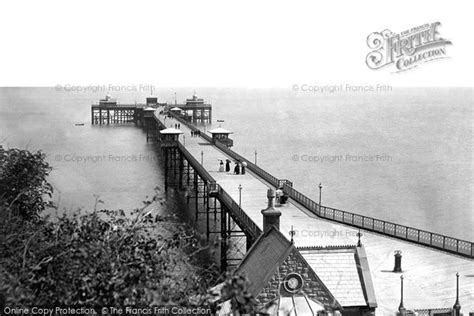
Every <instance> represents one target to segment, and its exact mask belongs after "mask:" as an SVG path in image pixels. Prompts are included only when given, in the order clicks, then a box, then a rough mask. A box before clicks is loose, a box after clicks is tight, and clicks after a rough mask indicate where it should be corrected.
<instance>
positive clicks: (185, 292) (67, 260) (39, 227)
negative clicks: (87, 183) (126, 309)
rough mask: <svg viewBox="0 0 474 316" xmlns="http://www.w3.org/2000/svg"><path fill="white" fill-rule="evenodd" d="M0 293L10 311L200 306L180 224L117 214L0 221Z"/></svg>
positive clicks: (201, 286) (192, 242) (202, 285)
mask: <svg viewBox="0 0 474 316" xmlns="http://www.w3.org/2000/svg"><path fill="white" fill-rule="evenodd" d="M0 240H1V241H2V242H1V243H0V269H1V270H0V292H3V293H4V295H6V303H7V304H8V305H16V306H31V305H72V304H81V305H89V306H96V305H97V306H124V305H147V306H150V305H156V306H158V305H160V306H163V305H168V304H171V305H173V304H177V305H182V306H202V304H206V300H207V299H208V298H209V297H208V295H207V294H206V290H207V288H208V287H210V283H209V282H212V281H215V279H212V278H208V279H207V280H206V279H203V278H202V277H201V276H200V271H198V269H197V268H196V267H195V266H194V265H193V264H192V262H191V259H190V257H189V256H188V255H186V252H188V251H189V250H191V249H196V248H197V246H198V245H199V244H198V241H197V240H196V238H194V237H193V235H191V234H189V232H188V229H187V228H186V227H185V226H184V225H181V224H178V223H175V222H168V221H165V220H164V219H163V218H161V217H155V218H153V217H152V216H151V215H147V216H143V215H140V214H139V213H136V214H134V215H133V217H132V218H130V217H129V216H125V214H124V213H123V211H100V212H93V213H88V214H83V215H80V214H78V213H76V214H74V215H73V216H69V217H68V216H62V217H60V218H58V220H57V221H54V222H53V221H45V220H38V221H23V220H20V219H19V218H18V217H11V218H2V221H1V222H0Z"/></svg>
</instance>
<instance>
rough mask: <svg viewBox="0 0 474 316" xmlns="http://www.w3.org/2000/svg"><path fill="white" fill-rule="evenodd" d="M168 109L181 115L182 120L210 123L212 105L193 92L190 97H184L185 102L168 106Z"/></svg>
mask: <svg viewBox="0 0 474 316" xmlns="http://www.w3.org/2000/svg"><path fill="white" fill-rule="evenodd" d="M169 110H170V111H171V112H173V113H175V114H178V115H179V116H181V117H182V118H183V119H184V120H186V121H188V122H192V123H211V122H212V105H211V104H210V103H206V102H205V101H204V99H201V98H198V96H197V95H196V92H194V94H193V97H192V98H191V99H186V103H184V104H177V103H175V104H174V105H172V107H171V105H170V106H169Z"/></svg>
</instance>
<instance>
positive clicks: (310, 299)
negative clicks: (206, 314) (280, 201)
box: [216, 189, 377, 316]
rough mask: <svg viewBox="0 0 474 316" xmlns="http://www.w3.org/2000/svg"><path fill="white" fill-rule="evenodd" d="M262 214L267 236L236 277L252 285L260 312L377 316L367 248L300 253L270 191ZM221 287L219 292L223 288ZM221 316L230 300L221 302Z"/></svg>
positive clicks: (304, 250) (309, 249) (303, 250)
mask: <svg viewBox="0 0 474 316" xmlns="http://www.w3.org/2000/svg"><path fill="white" fill-rule="evenodd" d="M267 196H268V207H267V208H266V209H265V210H262V214H263V228H264V232H263V233H262V235H261V236H260V237H259V238H258V239H257V240H256V241H255V243H254V244H253V245H252V247H251V248H250V249H249V251H248V252H247V253H246V255H245V256H244V258H243V259H242V261H241V263H240V264H239V266H238V267H237V269H236V270H235V272H234V273H237V274H241V275H245V276H246V277H247V278H248V280H249V281H250V287H249V288H248V291H249V292H250V293H251V294H252V295H253V296H254V297H255V299H256V300H257V302H258V303H259V307H258V310H259V312H262V313H268V314H271V315H276V314H282V315H349V316H352V315H374V312H375V308H376V307H377V303H376V300H375V295H374V290H373V284H372V279H371V277H370V270H369V266H368V262H367V257H366V255H365V251H364V247H363V245H362V244H360V243H359V245H358V246H336V247H334V246H333V247H306V248H297V247H296V246H295V245H294V243H293V239H292V240H291V241H290V240H288V239H287V238H286V237H285V236H284V235H283V234H282V233H281V232H280V230H279V227H280V222H279V220H280V219H279V218H280V215H281V212H280V211H279V210H277V209H275V208H274V207H273V198H274V197H275V193H274V192H273V190H272V189H269V191H268V195H267ZM218 288H219V286H218V287H216V289H218ZM220 307H221V310H220V313H221V314H226V313H229V312H230V300H229V299H227V300H226V298H225V297H222V298H221V304H220Z"/></svg>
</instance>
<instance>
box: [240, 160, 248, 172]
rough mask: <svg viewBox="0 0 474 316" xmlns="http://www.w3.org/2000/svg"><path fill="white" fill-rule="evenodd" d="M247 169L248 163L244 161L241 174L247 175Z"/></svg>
mask: <svg viewBox="0 0 474 316" xmlns="http://www.w3.org/2000/svg"><path fill="white" fill-rule="evenodd" d="M245 167H247V163H246V162H245V161H242V169H241V170H240V173H241V174H245Z"/></svg>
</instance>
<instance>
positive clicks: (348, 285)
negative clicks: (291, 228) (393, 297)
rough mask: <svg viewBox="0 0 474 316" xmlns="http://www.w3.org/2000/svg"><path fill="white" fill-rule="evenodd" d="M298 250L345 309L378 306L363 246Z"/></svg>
mask: <svg viewBox="0 0 474 316" xmlns="http://www.w3.org/2000/svg"><path fill="white" fill-rule="evenodd" d="M298 250H299V252H300V253H301V255H302V256H303V257H304V258H305V259H306V261H307V262H308V263H309V265H310V266H311V268H312V269H313V270H314V271H315V272H316V274H317V275H318V276H319V278H320V279H321V280H322V281H323V282H324V284H326V286H327V287H328V288H329V290H330V291H331V293H333V294H334V296H335V297H336V298H337V300H338V301H339V303H341V305H342V306H354V307H355V306H370V307H376V306H377V304H376V301H375V295H374V291H373V284H372V279H371V277H370V272H369V267H368V264H367V261H366V258H365V251H364V249H363V248H362V247H356V246H345V247H337V246H336V247H331V246H329V247H304V248H298Z"/></svg>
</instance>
